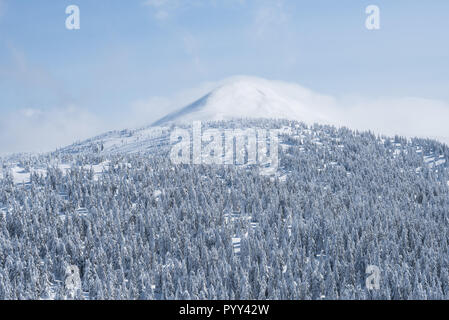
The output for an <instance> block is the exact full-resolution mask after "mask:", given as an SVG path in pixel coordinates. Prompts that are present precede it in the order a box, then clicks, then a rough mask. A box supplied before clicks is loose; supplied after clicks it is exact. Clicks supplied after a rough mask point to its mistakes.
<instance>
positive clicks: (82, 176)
mask: <svg viewBox="0 0 449 320" xmlns="http://www.w3.org/2000/svg"><path fill="white" fill-rule="evenodd" d="M206 126H213V127H227V128H230V127H254V126H258V127H262V128H269V129H279V130H280V132H281V135H280V141H281V146H280V148H279V152H280V155H279V159H280V166H279V168H278V170H277V172H275V173H273V174H266V173H265V172H264V171H263V168H262V169H261V168H260V167H258V166H244V165H242V166H216V165H214V166H211V165H174V164H172V163H171V161H170V159H169V157H168V152H169V145H168V142H167V141H166V140H164V139H155V141H157V143H158V144H157V147H155V145H152V147H151V148H142V149H140V151H141V152H139V150H135V149H134V150H133V152H124V151H123V150H124V149H123V148H122V149H118V151H117V152H110V151H111V150H106V149H105V145H104V143H102V139H105V138H106V137H100V138H99V140H98V139H97V140H93V141H90V142H88V143H87V144H78V145H77V146H73V147H72V148H66V149H62V150H60V151H57V152H54V153H50V154H43V155H22V156H14V157H8V158H3V159H1V160H0V162H1V165H2V169H1V170H2V174H1V175H0V299H64V298H67V297H69V294H68V292H67V288H65V286H64V282H65V279H66V277H67V274H66V270H67V267H68V266H70V265H75V266H77V267H78V268H79V271H80V277H81V284H82V290H79V291H78V292H77V295H76V298H79V299H225V300H227V299H379V298H382V299H425V298H435V299H442V298H444V299H449V171H448V162H447V161H448V160H449V148H448V147H447V146H446V145H443V144H440V143H438V142H436V141H432V140H424V139H412V140H410V139H405V138H401V137H395V138H386V137H377V136H375V135H373V134H371V133H367V132H354V131H351V130H348V129H344V128H343V129H337V128H334V127H330V126H319V125H315V126H312V127H309V126H306V125H305V124H303V123H299V122H293V121H275V120H257V121H256V120H252V121H230V122H213V123H212V122H211V123H208V124H206ZM124 134H125V133H124ZM133 134H135V133H133V132H126V135H127V136H133ZM164 134H166V133H164ZM164 141H165V142H164ZM134 145H136V144H134ZM75 147H76V148H75ZM368 265H376V266H378V267H379V269H380V270H381V277H380V289H379V290H368V289H367V288H366V286H365V280H366V278H367V274H366V273H365V271H366V267H367V266H368Z"/></svg>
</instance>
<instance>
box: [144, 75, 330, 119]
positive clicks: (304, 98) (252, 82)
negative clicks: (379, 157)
mask: <svg viewBox="0 0 449 320" xmlns="http://www.w3.org/2000/svg"><path fill="white" fill-rule="evenodd" d="M333 104H334V101H333V99H332V98H330V97H326V96H323V95H319V94H316V93H314V92H313V91H311V90H309V89H306V88H303V87H301V86H299V85H296V84H291V83H286V82H281V81H270V80H265V79H261V78H254V77H234V78H232V79H229V80H226V81H224V82H223V83H222V84H221V85H219V86H218V87H217V88H215V89H214V90H212V91H210V92H209V93H207V94H206V95H204V96H203V97H201V98H200V99H198V100H197V101H195V102H193V103H191V104H190V105H188V106H186V107H184V108H182V109H180V110H177V111H175V112H173V113H171V114H169V115H167V116H165V117H163V118H162V119H160V120H158V121H156V122H155V123H154V124H153V125H155V126H160V125H164V124H167V123H169V122H191V121H194V120H201V121H209V120H212V121H215V120H232V119H238V118H270V119H292V120H300V121H305V122H321V123H323V122H329V121H328V119H329V118H330V117H329V114H328V113H327V112H326V109H327V108H329V106H331V105H333Z"/></svg>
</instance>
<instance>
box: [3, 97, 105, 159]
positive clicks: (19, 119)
mask: <svg viewBox="0 0 449 320" xmlns="http://www.w3.org/2000/svg"><path fill="white" fill-rule="evenodd" d="M100 124H101V121H100V120H99V119H98V118H97V117H95V116H94V115H93V114H91V113H90V112H88V111H86V110H83V109H81V108H79V107H76V106H67V107H65V108H58V109H52V110H39V109H32V108H29V109H22V110H18V111H16V112H11V113H9V114H6V115H4V116H3V117H1V118H0V147H1V149H0V150H1V151H0V153H14V152H45V151H51V150H54V149H56V148H58V147H62V146H65V145H68V144H71V143H73V142H74V141H76V140H83V139H87V138H90V137H91V136H93V135H95V134H98V133H101V132H102V131H103V130H104V128H103V127H102V126H101V125H100Z"/></svg>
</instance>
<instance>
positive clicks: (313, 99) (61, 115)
mask: <svg viewBox="0 0 449 320" xmlns="http://www.w3.org/2000/svg"><path fill="white" fill-rule="evenodd" d="M242 78H244V79H253V80H254V79H258V80H257V81H262V82H263V83H264V84H265V88H266V87H267V86H268V87H269V88H271V89H272V90H274V91H276V93H277V94H278V96H279V97H285V98H286V99H288V100H289V101H292V100H294V99H298V100H300V104H301V106H303V107H304V108H305V109H303V110H305V111H306V115H305V116H304V117H303V118H302V117H301V113H300V112H298V113H296V115H298V114H299V116H296V118H297V120H301V121H304V120H305V122H307V119H313V118H314V115H315V116H316V117H315V118H317V119H318V118H319V119H320V121H318V122H320V123H324V124H332V125H336V126H347V127H349V128H351V129H358V130H371V131H373V132H375V133H377V134H384V135H388V136H394V135H396V134H397V135H401V136H405V137H422V138H433V139H436V140H439V141H441V142H445V143H447V144H449V129H448V124H447V121H448V119H449V104H448V103H447V102H444V101H439V100H433V99H425V98H419V97H386V98H377V99H367V98H363V97H358V98H354V97H333V96H329V95H326V94H321V93H318V92H315V91H312V90H309V89H306V88H304V87H302V86H300V85H298V84H295V83H286V82H282V81H270V80H265V79H260V78H253V77H232V78H228V79H225V80H223V81H217V82H205V83H203V84H201V85H200V86H198V87H196V88H192V89H188V90H184V91H181V92H179V93H177V94H174V95H173V96H170V97H162V96H160V97H149V98H148V99H141V100H136V101H134V102H132V103H130V104H129V105H128V106H127V107H126V110H127V113H126V115H125V116H123V117H121V118H120V120H118V121H115V122H111V120H107V121H106V120H104V119H103V118H102V117H101V116H100V115H96V114H94V113H92V112H90V111H89V110H86V109H83V108H82V107H79V106H76V105H68V106H64V107H61V108H53V109H38V108H27V109H20V110H17V111H15V112H10V113H8V114H4V115H3V116H2V117H1V118H0V154H5V153H13V152H44V151H51V150H54V149H56V148H58V147H62V146H65V145H69V144H71V143H73V142H75V141H78V140H83V139H87V138H90V137H92V136H94V135H97V134H100V133H102V132H104V131H107V130H110V129H111V128H115V129H117V130H121V129H124V128H137V127H141V126H145V125H149V124H151V123H153V122H154V121H156V120H158V119H160V118H161V117H163V116H165V115H167V114H168V113H170V112H173V111H175V110H178V109H180V108H182V107H184V106H186V105H188V104H190V103H191V102H193V101H195V100H197V99H198V98H200V97H202V96H204V95H206V94H207V93H209V92H210V91H212V90H214V89H216V88H217V87H221V86H223V85H224V84H229V83H232V82H235V81H236V80H238V79H242ZM257 81H256V82H257ZM105 122H108V123H105ZM309 123H310V122H309Z"/></svg>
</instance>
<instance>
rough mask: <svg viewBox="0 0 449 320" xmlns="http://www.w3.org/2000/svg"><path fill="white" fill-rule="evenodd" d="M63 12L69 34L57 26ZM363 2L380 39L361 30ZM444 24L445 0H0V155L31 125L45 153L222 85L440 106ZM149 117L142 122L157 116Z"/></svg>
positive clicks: (448, 84) (447, 87)
mask: <svg viewBox="0 0 449 320" xmlns="http://www.w3.org/2000/svg"><path fill="white" fill-rule="evenodd" d="M70 4H76V5H78V6H79V8H80V11H81V29H80V30H76V31H69V30H67V29H66V28H65V19H66V16H67V15H66V14H65V8H66V6H68V5H70ZM370 4H375V5H378V6H379V7H380V9H381V30H378V31H368V30H367V29H366V28H365V19H366V14H365V8H366V7H367V6H368V5H370ZM448 17H449V1H446V0H431V1H424V0H422V1H417V0H388V1H385V0H382V1H380V0H377V1H375V0H371V1H362V0H360V1H358V0H339V1H335V0H313V1H312V0H309V1H298V0H283V1H282V0H135V1H133V0H130V1H123V0H94V1H93V0H76V1H75V0H70V1H66V0H58V1H55V0H39V1H31V0H0V111H1V114H3V123H2V122H1V120H0V126H3V129H1V128H0V148H2V149H3V151H18V150H17V149H18V148H19V149H20V148H22V149H26V150H28V149H30V150H31V149H33V148H32V147H33V146H35V145H36V144H37V142H36V141H34V142H33V141H32V140H31V141H29V143H26V142H25V141H26V140H27V137H26V135H24V136H23V137H18V135H17V132H16V131H17V130H19V129H20V130H21V132H22V131H26V132H28V131H27V130H26V129H25V128H29V127H32V126H34V125H35V126H38V125H40V126H45V128H40V129H39V130H40V131H39V132H40V133H41V134H42V135H41V136H40V138H39V139H45V133H44V132H45V130H48V131H51V130H57V128H61V132H63V131H64V130H66V131H67V132H65V131H64V132H63V133H64V134H66V136H64V139H63V140H61V141H59V140H58V141H54V143H53V144H56V143H65V142H67V141H69V140H68V139H78V138H79V139H81V138H84V137H85V136H84V135H87V134H93V133H98V132H99V131H100V130H103V129H106V128H107V129H112V128H117V129H119V128H121V127H122V126H121V120H122V119H125V118H126V117H127V116H128V115H130V114H133V112H134V111H135V106H136V104H139V103H142V101H148V100H151V99H154V98H153V97H173V96H174V95H176V94H177V93H178V92H180V91H182V90H186V89H189V88H195V87H198V86H199V85H201V84H202V83H204V82H206V81H218V80H221V79H223V78H227V77H230V76H233V75H252V76H257V77H263V78H267V79H275V80H284V81H291V82H296V83H298V84H301V85H303V86H305V87H309V88H311V89H313V90H315V91H317V92H320V93H322V94H327V95H332V96H361V97H364V98H366V99H369V98H378V97H420V98H426V99H434V100H439V101H442V102H444V103H449V77H448V75H449V59H448V58H449V18H448ZM151 101H152V100H151ZM178 107H181V106H178ZM133 108H134V109H133ZM152 108H154V113H152V112H150V113H148V112H147V113H146V116H147V117H148V119H144V120H145V122H146V121H147V123H151V122H152V121H154V120H155V119H156V118H157V117H159V116H160V115H161V114H163V113H164V112H166V111H169V110H165V109H167V108H168V107H167V104H165V105H164V104H161V107H159V108H158V107H157V104H152ZM78 110H81V111H80V112H78ZM132 110H133V111H132ZM71 112H72V113H77V117H79V119H77V121H79V122H82V125H80V128H78V129H77V126H76V124H74V123H67V122H66V121H68V120H61V119H63V118H67V114H69V115H71V114H72V113H71ZM134 113H135V112H134ZM36 114H38V115H39V117H40V118H39V119H40V120H39V122H38V123H36V122H29V121H28V120H27V121H28V122H25V123H24V124H21V122H20V121H22V117H25V118H29V117H31V116H34V115H36ZM79 114H81V115H79ZM135 116H136V117H137V116H138V117H139V118H140V119H139V120H142V119H141V118H142V117H141V115H135ZM72 118H73V117H72ZM5 119H8V123H9V124H8V126H6V124H5ZM98 119H101V121H99V120H98ZM14 121H16V122H17V126H16V127H18V128H19V129H17V128H16V129H15V130H16V131H14V128H13V127H12V125H11V123H12V122H14ZM100 122H101V124H100ZM125 122H126V123H123V126H125V124H126V125H128V124H132V119H127V121H125ZM14 123H15V122H14ZM137 123H139V124H140V122H136V124H137ZM21 126H23V128H22V127H21ZM36 130H37V129H36ZM29 132H30V134H32V133H33V130H32V129H30V130H29ZM61 134H62V133H61ZM34 135H35V136H38V135H37V134H34ZM31 143H32V145H30V144H31ZM53 144H51V145H45V144H42V146H37V148H34V149H39V150H41V149H42V150H44V149H48V148H50V147H53ZM22 149H20V150H22Z"/></svg>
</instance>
